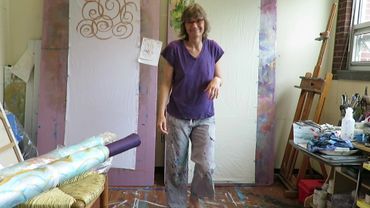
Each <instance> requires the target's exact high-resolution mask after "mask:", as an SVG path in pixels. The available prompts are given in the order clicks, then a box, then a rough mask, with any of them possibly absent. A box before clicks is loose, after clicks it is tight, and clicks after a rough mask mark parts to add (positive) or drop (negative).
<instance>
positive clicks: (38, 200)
mask: <svg viewBox="0 0 370 208" xmlns="http://www.w3.org/2000/svg"><path fill="white" fill-rule="evenodd" d="M108 197H109V195H108V176H107V175H105V174H98V173H89V174H86V175H83V176H78V177H76V178H74V179H72V180H70V181H68V182H65V183H63V184H61V185H60V186H58V187H56V188H54V189H52V190H49V191H47V192H44V193H42V194H40V195H38V196H36V197H34V198H32V199H31V200H29V201H27V202H26V203H24V204H21V205H18V207H20V208H33V207H38V208H39V207H45V208H46V207H53V204H54V206H57V205H63V206H65V207H71V208H91V207H102V208H108Z"/></svg>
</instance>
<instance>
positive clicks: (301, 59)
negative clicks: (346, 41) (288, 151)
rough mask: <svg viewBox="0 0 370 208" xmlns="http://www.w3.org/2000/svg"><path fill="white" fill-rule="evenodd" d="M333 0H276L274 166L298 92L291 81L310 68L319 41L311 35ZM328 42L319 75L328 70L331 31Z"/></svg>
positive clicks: (279, 157) (321, 28)
mask: <svg viewBox="0 0 370 208" xmlns="http://www.w3.org/2000/svg"><path fill="white" fill-rule="evenodd" d="M333 2H335V0H329V1H322V0H310V1H307V0H295V1H291V0H278V1H277V61H276V91H275V93H276V103H277V105H276V126H275V128H276V131H275V137H276V142H275V148H276V152H277V155H276V156H277V158H276V168H279V167H280V164H281V160H282V158H283V156H284V151H285V146H286V143H287V139H288V135H289V131H290V127H291V124H292V121H293V117H294V113H295V110H296V105H297V102H298V96H299V93H300V89H298V88H294V85H299V84H300V81H301V80H300V78H299V76H304V74H305V73H306V72H311V73H312V72H313V69H314V67H315V65H316V62H317V59H318V55H319V52H320V48H321V44H322V42H320V41H315V40H314V39H315V38H317V37H319V33H320V32H323V31H325V30H326V25H327V22H328V19H329V14H330V9H331V6H332V3H333ZM333 33H334V28H333ZM329 42H330V44H329V47H328V51H327V54H326V58H325V59H324V63H323V67H322V70H321V71H320V74H321V76H320V77H323V75H325V74H326V71H331V57H332V53H333V49H332V48H333V43H334V34H333V36H332V37H331V39H330V41H329ZM331 92H332V90H330V92H329V94H330V93H331ZM335 107H337V106H335ZM324 111H325V110H324ZM323 120H324V119H323Z"/></svg>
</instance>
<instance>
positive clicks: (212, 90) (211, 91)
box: [204, 77, 222, 100]
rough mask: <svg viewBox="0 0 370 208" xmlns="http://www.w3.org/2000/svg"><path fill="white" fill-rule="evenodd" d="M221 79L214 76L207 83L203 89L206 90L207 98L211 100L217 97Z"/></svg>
mask: <svg viewBox="0 0 370 208" xmlns="http://www.w3.org/2000/svg"><path fill="white" fill-rule="evenodd" d="M221 84H222V80H221V78H220V77H214V78H213V79H212V80H211V82H210V83H209V84H208V85H207V88H206V89H205V90H204V91H205V92H207V94H208V97H209V99H211V100H213V99H215V98H218V95H219V93H220V88H221Z"/></svg>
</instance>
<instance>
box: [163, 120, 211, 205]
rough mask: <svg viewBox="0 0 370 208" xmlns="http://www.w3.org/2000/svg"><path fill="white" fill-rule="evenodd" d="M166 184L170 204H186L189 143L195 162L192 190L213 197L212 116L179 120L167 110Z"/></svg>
mask: <svg viewBox="0 0 370 208" xmlns="http://www.w3.org/2000/svg"><path fill="white" fill-rule="evenodd" d="M167 129H168V135H166V174H165V185H166V195H167V202H168V206H169V207H175V208H181V207H186V206H187V182H188V147H189V141H191V148H192V149H191V160H192V161H193V162H194V163H195V167H194V176H193V180H192V183H191V190H190V192H191V194H192V195H193V196H197V197H208V198H210V199H214V194H215V190H214V184H213V180H212V174H213V170H214V168H215V162H214V142H215V118H214V116H213V117H210V118H206V119H200V120H182V119H177V118H174V117H173V116H171V115H168V114H167Z"/></svg>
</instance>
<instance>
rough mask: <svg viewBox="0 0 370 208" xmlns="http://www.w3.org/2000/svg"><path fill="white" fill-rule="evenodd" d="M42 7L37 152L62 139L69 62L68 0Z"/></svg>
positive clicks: (51, 0)
mask: <svg viewBox="0 0 370 208" xmlns="http://www.w3.org/2000/svg"><path fill="white" fill-rule="evenodd" d="M43 9H44V11H43V12H44V15H43V31H42V37H43V38H42V49H41V66H40V88H39V115H38V126H39V128H38V131H37V148H38V151H39V153H40V154H44V153H46V152H49V151H51V150H53V149H55V148H56V147H57V145H58V144H63V143H64V128H65V113H66V93H67V65H68V11H69V9H68V0H45V1H44V8H43ZM56 31H58V32H56ZM66 40H67V41H66Z"/></svg>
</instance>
